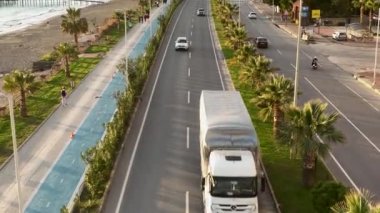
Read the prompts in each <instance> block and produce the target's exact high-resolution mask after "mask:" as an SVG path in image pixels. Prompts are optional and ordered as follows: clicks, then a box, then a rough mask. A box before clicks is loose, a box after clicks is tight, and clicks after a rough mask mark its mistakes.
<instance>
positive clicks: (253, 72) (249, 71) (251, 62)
mask: <svg viewBox="0 0 380 213" xmlns="http://www.w3.org/2000/svg"><path fill="white" fill-rule="evenodd" d="M272 71H273V70H272V69H271V68H270V61H269V60H268V59H267V58H266V57H265V56H262V55H259V56H257V57H250V58H249V59H248V61H247V63H246V64H244V65H243V69H242V71H241V72H240V73H239V80H240V81H241V83H243V84H247V85H248V86H250V87H251V88H254V89H256V88H260V86H261V85H262V83H263V82H264V81H265V80H266V79H267V75H268V74H269V73H271V72H272Z"/></svg>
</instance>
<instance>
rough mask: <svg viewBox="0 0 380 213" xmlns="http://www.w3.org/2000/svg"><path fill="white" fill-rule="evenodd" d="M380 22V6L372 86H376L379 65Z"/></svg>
mask: <svg viewBox="0 0 380 213" xmlns="http://www.w3.org/2000/svg"><path fill="white" fill-rule="evenodd" d="M379 24H380V7H379V11H378V13H377V29H376V48H375V65H374V66H373V83H372V86H373V87H375V86H376V66H377V49H378V46H379Z"/></svg>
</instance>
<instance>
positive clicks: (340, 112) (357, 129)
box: [305, 77, 380, 153]
mask: <svg viewBox="0 0 380 213" xmlns="http://www.w3.org/2000/svg"><path fill="white" fill-rule="evenodd" d="M305 80H306V81H307V82H308V83H309V84H310V85H311V86H312V87H313V88H314V89H315V90H316V91H317V92H318V93H319V94H320V95H321V96H322V97H323V98H324V99H325V100H326V101H327V102H329V103H330V105H331V106H332V107H334V109H335V110H336V111H337V112H338V113H339V114H340V115H341V116H342V117H343V118H344V119H346V121H347V122H348V123H350V124H351V125H352V126H353V127H354V128H355V129H356V131H358V132H359V133H360V134H361V135H362V136H363V138H365V139H366V140H367V142H368V143H369V144H371V145H372V147H373V148H375V150H376V151H377V152H379V153H380V149H379V147H377V146H376V145H375V144H374V143H373V142H372V141H371V139H369V138H368V137H367V135H365V134H364V133H363V132H362V131H361V130H360V129H359V128H358V127H357V126H356V125H355V124H354V123H353V122H352V121H351V120H350V119H349V118H348V117H347V116H346V115H345V114H343V112H342V111H340V110H339V109H338V107H336V106H335V105H334V104H333V103H332V102H331V101H330V100H329V99H328V98H327V97H326V96H325V95H324V94H323V93H322V92H321V91H320V90H319V89H318V88H317V87H316V86H315V85H314V84H313V83H311V81H310V80H309V79H308V78H306V77H305Z"/></svg>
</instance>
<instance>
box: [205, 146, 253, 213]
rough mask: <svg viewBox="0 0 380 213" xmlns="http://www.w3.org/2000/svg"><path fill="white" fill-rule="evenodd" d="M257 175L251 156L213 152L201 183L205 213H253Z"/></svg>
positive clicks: (230, 152) (247, 154) (244, 152)
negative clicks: (206, 172)
mask: <svg viewBox="0 0 380 213" xmlns="http://www.w3.org/2000/svg"><path fill="white" fill-rule="evenodd" d="M257 188H258V187H257V173H256V167H255V160H254V158H253V155H252V152H250V151H247V150H214V151H212V152H211V153H210V158H209V167H208V174H207V176H206V177H205V178H204V180H203V181H202V190H203V203H204V212H205V213H223V212H229V213H234V212H236V213H256V212H258V200H257Z"/></svg>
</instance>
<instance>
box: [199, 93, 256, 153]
mask: <svg viewBox="0 0 380 213" xmlns="http://www.w3.org/2000/svg"><path fill="white" fill-rule="evenodd" d="M200 128H201V129H200V130H201V140H203V141H204V142H205V143H206V144H207V146H208V147H231V146H232V147H250V148H251V147H257V144H258V139H257V135H256V131H255V128H254V127H253V124H252V121H251V117H250V115H249V113H248V111H247V108H246V107H245V104H244V102H243V99H242V97H241V95H240V93H239V92H237V91H210V90H203V91H202V94H201V99H200Z"/></svg>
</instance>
